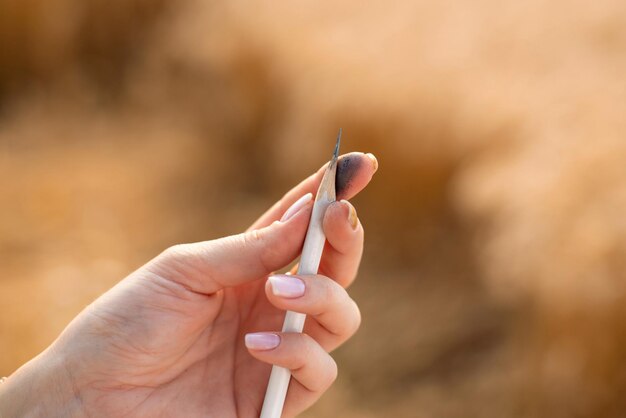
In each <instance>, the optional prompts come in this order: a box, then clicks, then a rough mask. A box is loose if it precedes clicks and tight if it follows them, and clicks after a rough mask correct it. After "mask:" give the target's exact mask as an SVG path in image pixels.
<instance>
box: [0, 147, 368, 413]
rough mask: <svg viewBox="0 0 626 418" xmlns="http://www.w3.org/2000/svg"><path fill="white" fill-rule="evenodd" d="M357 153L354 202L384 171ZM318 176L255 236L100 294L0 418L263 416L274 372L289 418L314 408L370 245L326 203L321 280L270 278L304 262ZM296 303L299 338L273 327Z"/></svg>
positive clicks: (4, 405) (34, 365) (158, 263)
mask: <svg viewBox="0 0 626 418" xmlns="http://www.w3.org/2000/svg"><path fill="white" fill-rule="evenodd" d="M350 158H351V159H353V161H356V162H357V164H355V165H354V166H356V167H358V169H357V170H352V171H351V173H346V174H350V179H349V181H346V180H347V179H343V180H344V183H345V188H344V189H343V190H342V191H341V194H340V196H339V197H340V198H344V199H348V198H350V197H352V196H354V195H355V194H356V193H357V192H359V191H360V190H361V189H363V188H364V187H365V186H366V185H367V183H368V182H369V181H370V179H371V177H372V175H373V173H374V172H375V170H376V162H375V160H374V159H373V157H370V156H369V155H365V154H360V153H353V154H351V155H350ZM322 172H323V169H321V170H320V171H318V173H316V174H314V175H312V176H311V177H309V178H308V179H306V180H305V181H303V182H302V183H300V184H299V185H298V186H296V187H295V188H294V189H293V190H291V191H290V192H289V193H287V194H286V195H285V196H284V197H283V198H282V199H281V200H280V201H279V202H278V203H277V204H276V205H274V207H272V208H271V209H270V210H269V211H268V212H267V213H266V214H264V215H263V216H262V217H261V218H260V219H259V220H258V221H257V222H256V223H255V224H254V225H253V226H252V227H251V228H250V229H249V230H248V231H247V232H245V233H243V234H240V235H235V236H231V237H226V238H221V239H218V240H214V241H207V242H200V243H194V244H183V245H177V246H174V247H172V248H169V249H167V250H166V251H164V252H163V253H162V254H161V255H159V256H158V257H156V258H155V259H153V260H152V261H150V262H148V263H147V264H146V265H144V266H143V267H141V268H140V269H139V270H137V271H135V272H134V273H132V274H131V275H130V276H128V277H126V278H125V279H124V280H122V281H121V282H120V283H118V284H117V285H116V286H115V287H113V288H112V289H111V290H109V291H108V292H107V293H105V294H104V295H102V296H101V297H100V298H98V299H97V300H96V301H95V302H94V303H92V304H91V305H90V306H88V307H87V308H86V309H85V310H84V311H83V312H82V313H80V314H79V315H78V316H77V317H76V318H75V319H74V320H73V321H72V322H71V323H70V325H69V326H68V327H67V328H66V329H65V331H64V332H63V333H62V334H61V336H60V337H59V338H58V339H57V340H56V341H55V342H54V343H53V345H52V346H50V347H49V348H48V349H47V350H46V351H45V352H44V353H42V354H41V355H39V356H38V357H37V358H35V359H33V360H32V361H31V362H29V363H27V364H26V365H25V366H23V367H22V368H20V369H19V370H18V371H17V372H16V373H14V374H13V375H12V376H10V377H9V379H8V380H7V381H6V382H5V383H4V384H2V385H0V415H1V416H2V417H24V416H46V417H56V416H63V417H65V416H90V417H124V416H132V417H158V416H164V417H207V416H215V417H256V416H258V414H259V411H260V408H261V405H262V402H263V396H264V394H265V389H266V386H267V382H268V377H269V372H270V368H271V366H270V365H271V364H277V365H280V366H283V367H287V368H289V369H291V370H292V374H293V379H292V380H291V385H290V388H289V392H288V395H287V399H286V402H285V409H284V416H293V415H295V414H297V413H299V412H301V411H302V410H304V409H305V408H307V407H308V406H310V405H311V404H312V403H314V402H315V401H316V400H317V399H318V398H319V397H320V396H321V394H322V393H323V392H324V391H325V390H326V389H327V388H328V387H329V386H330V384H331V383H332V382H333V381H334V379H335V377H336V374H337V367H336V364H335V362H334V361H333V359H332V358H331V357H330V355H329V354H328V352H329V351H331V350H333V349H334V348H336V347H338V346H339V345H341V344H342V343H343V342H345V341H346V340H347V339H348V338H349V337H351V336H352V334H353V333H354V332H355V331H356V329H357V328H358V326H359V322H360V314H359V310H358V308H357V305H356V304H355V302H354V301H353V300H352V299H351V298H350V296H349V295H348V294H347V292H346V291H345V287H347V286H348V285H349V284H350V283H351V282H352V281H353V280H354V278H355V276H356V273H357V269H358V265H359V262H360V258H361V253H362V249H363V228H362V226H361V224H360V222H359V220H358V218H357V216H356V212H355V209H354V207H353V206H352V205H351V204H350V203H348V202H347V201H340V202H335V203H333V204H332V205H331V206H330V207H329V208H328V210H327V212H326V215H325V218H324V230H325V233H326V236H327V240H328V242H327V244H326V247H325V250H324V254H323V257H322V261H321V264H320V274H319V275H316V276H295V275H293V276H286V275H276V276H269V280H268V275H270V274H271V273H272V272H273V271H275V270H277V269H280V268H283V267H285V266H286V265H288V264H289V263H290V262H292V261H293V260H294V259H295V258H296V257H297V256H298V254H299V252H300V250H301V247H302V243H303V240H304V236H305V233H306V229H307V225H308V221H309V217H310V214H311V209H312V205H313V202H312V200H311V199H310V196H309V198H308V199H307V194H308V193H315V192H316V190H317V187H318V185H319V182H320V180H321V177H322ZM287 309H289V310H292V311H296V312H303V313H306V314H308V315H309V319H308V320H307V322H306V325H305V330H304V333H303V334H283V333H280V332H276V331H275V330H278V329H280V328H281V325H282V321H283V318H284V311H285V310H287ZM259 360H260V361H259Z"/></svg>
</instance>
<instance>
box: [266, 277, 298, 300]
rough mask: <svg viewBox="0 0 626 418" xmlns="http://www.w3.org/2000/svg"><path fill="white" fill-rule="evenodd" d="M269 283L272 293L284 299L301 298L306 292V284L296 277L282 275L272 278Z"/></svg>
mask: <svg viewBox="0 0 626 418" xmlns="http://www.w3.org/2000/svg"><path fill="white" fill-rule="evenodd" d="M269 281H270V286H272V293H273V294H274V295H276V296H280V297H283V298H299V297H300V296H302V295H304V291H305V290H306V286H305V284H304V282H303V281H302V280H300V279H299V278H297V277H294V276H288V275H282V274H281V275H276V276H270V277H269Z"/></svg>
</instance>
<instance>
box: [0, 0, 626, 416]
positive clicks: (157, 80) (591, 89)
mask: <svg viewBox="0 0 626 418" xmlns="http://www.w3.org/2000/svg"><path fill="white" fill-rule="evenodd" d="M340 126H341V127H343V128H344V134H345V135H344V142H343V150H344V151H353V150H363V151H370V152H373V153H375V154H376V155H377V156H378V158H379V161H380V165H381V169H380V171H379V173H378V175H377V176H376V178H375V180H374V182H373V183H372V184H371V186H370V187H369V188H368V189H367V190H366V191H365V192H364V193H363V194H362V195H361V196H359V197H358V198H356V199H355V204H356V206H357V209H358V210H359V214H360V217H361V219H362V221H363V223H364V224H365V226H366V229H367V238H368V242H367V248H366V256H365V259H364V263H363V268H362V272H361V277H360V279H359V280H358V281H357V283H356V284H355V285H354V286H353V288H352V293H353V295H354V297H355V298H356V299H357V300H358V301H359V302H360V304H361V307H362V310H363V315H364V323H363V326H362V329H361V331H360V332H359V333H358V334H357V336H356V337H355V338H354V339H353V340H352V341H351V342H349V343H348V344H346V345H345V346H344V347H343V348H341V349H340V350H338V351H337V352H336V358H337V360H338V362H339V365H340V372H341V373H340V378H339V380H338V381H337V383H336V385H335V386H334V388H333V389H332V390H331V391H330V392H329V393H328V394H327V395H326V396H325V397H324V398H323V400H322V401H321V402H320V403H319V404H318V405H317V406H315V407H314V408H313V409H312V410H310V411H309V412H308V413H307V414H305V415H306V416H307V417H327V416H341V417H348V418H354V417H365V418H369V417H453V418H456V417H459V418H460V417H494V418H495V417H498V418H500V417H551V418H552V417H556V418H560V417H623V416H624V414H625V413H626V395H625V393H626V297H625V295H626V287H625V286H626V2H624V1H623V0H615V1H611V0H594V1H589V0H568V1H565V0H556V1H550V2H547V1H545V0H525V1H501V0H478V1H470V0H461V1H459V0H456V1H451V0H442V1H414V2H383V1H380V2H363V1H354V0H351V1H344V2H285V3H279V2H266V1H246V2H240V1H221V2H208V1H206V2H205V1H200V0H196V1H194V0H183V1H174V0H0V199H1V200H0V215H1V216H0V374H2V375H6V374H9V373H11V372H12V371H13V370H14V369H15V368H16V367H18V366H19V365H20V364H21V363H23V362H24V361H26V360H27V359H29V358H31V357H32V356H34V355H35V354H36V353H38V352H39V351H40V350H42V349H43V348H44V347H45V346H47V345H48V344H49V343H50V342H51V341H52V340H53V339H54V338H55V336H56V335H57V334H58V333H59V332H60V331H61V330H62V329H63V327H64V326H65V324H67V322H68V321H69V320H70V319H71V318H72V317H73V316H74V315H76V314H77V313H78V312H79V311H80V310H81V309H82V307H84V306H85V305H86V304H87V303H89V302H90V301H91V300H93V299H94V298H95V297H96V296H97V295H99V294H100V293H101V292H103V291H105V290H106V289H107V288H109V287H110V286H111V285H113V284H114V283H115V282H116V281H118V280H119V279H121V278H122V277H124V276H125V275H126V274H128V273H129V272H130V271H132V270H133V269H135V268H136V267H137V266H139V265H141V264H142V263H143V262H145V261H147V260H148V259H149V258H150V257H152V256H153V255H155V254H157V253H158V252H159V251H160V250H161V249H163V248H165V247H167V246H169V245H171V244H173V243H178V242H183V241H193V240H204V239H210V238H214V237H218V236H221V235H224V234H231V233H235V232H238V231H241V230H242V229H244V228H245V227H246V226H247V225H248V224H250V223H251V222H252V221H253V220H254V218H255V217H256V216H257V214H259V213H260V212H261V211H263V210H264V209H265V208H266V207H267V206H268V205H270V204H271V203H272V202H273V201H274V200H275V199H277V198H278V197H280V196H281V195H282V193H283V192H284V191H285V190H286V189H287V188H288V187H289V186H291V185H292V184H294V183H296V182H297V181H298V180H299V179H301V178H302V177H304V176H306V175H308V174H309V173H310V172H312V170H314V169H316V168H317V167H318V166H320V165H321V163H322V162H323V161H324V160H326V159H327V158H328V156H329V152H330V150H331V148H332V145H333V141H334V137H335V134H336V131H337V128H338V127H340Z"/></svg>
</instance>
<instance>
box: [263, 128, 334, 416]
mask: <svg viewBox="0 0 626 418" xmlns="http://www.w3.org/2000/svg"><path fill="white" fill-rule="evenodd" d="M340 141H341V129H339V135H337V143H336V145H335V152H334V153H333V158H332V159H331V160H330V162H329V163H328V167H327V168H326V171H325V172H324V177H323V178H322V182H321V183H320V187H319V188H318V190H317V196H316V197H315V203H314V204H313V212H312V213H311V220H310V221H309V229H308V230H307V233H306V238H305V239H304V246H303V247H302V255H301V256H300V264H299V265H298V274H317V269H318V268H319V265H320V260H321V258H322V251H323V250H324V243H325V242H326V236H325V235H324V229H323V228H322V222H323V220H324V214H325V213H326V209H327V208H328V205H330V204H331V203H332V202H334V201H335V200H336V195H335V175H336V173H337V157H338V156H339V143H340ZM305 319H306V315H305V314H301V313H297V312H291V311H287V315H285V322H284V323H283V332H302V328H303V327H304V320H305ZM290 379H291V372H290V371H289V370H288V369H285V368H284V367H278V366H273V367H272V373H271V374H270V380H269V383H268V385H267V392H265V399H264V401H263V409H262V410H261V417H260V418H280V416H281V414H282V412H283V405H284V403H285V397H286V396H287V389H288V387H289V380H290Z"/></svg>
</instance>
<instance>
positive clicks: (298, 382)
mask: <svg viewBox="0 0 626 418" xmlns="http://www.w3.org/2000/svg"><path fill="white" fill-rule="evenodd" d="M245 343H246V347H247V348H248V351H249V352H250V354H251V355H252V356H253V357H255V358H257V359H258V360H261V361H262V362H265V363H269V364H275V365H277V366H280V367H285V368H287V369H289V370H290V371H291V376H292V379H291V383H290V385H289V390H288V392H287V399H286V400H285V406H284V409H283V416H294V415H296V414H298V413H300V412H302V411H303V410H304V409H306V408H308V407H309V406H311V405H312V404H313V403H314V402H315V401H316V400H317V399H319V397H320V396H321V395H322V394H323V393H324V392H325V391H326V389H328V388H329V387H330V385H331V384H332V383H333V382H334V381H335V379H336V378H337V364H336V363H335V361H334V360H333V358H332V357H331V356H330V355H329V354H328V353H327V352H326V351H324V349H323V348H322V347H321V346H320V345H319V344H318V343H317V342H315V340H314V339H313V338H311V337H310V336H308V335H306V334H300V333H254V334H247V335H246V337H245Z"/></svg>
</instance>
